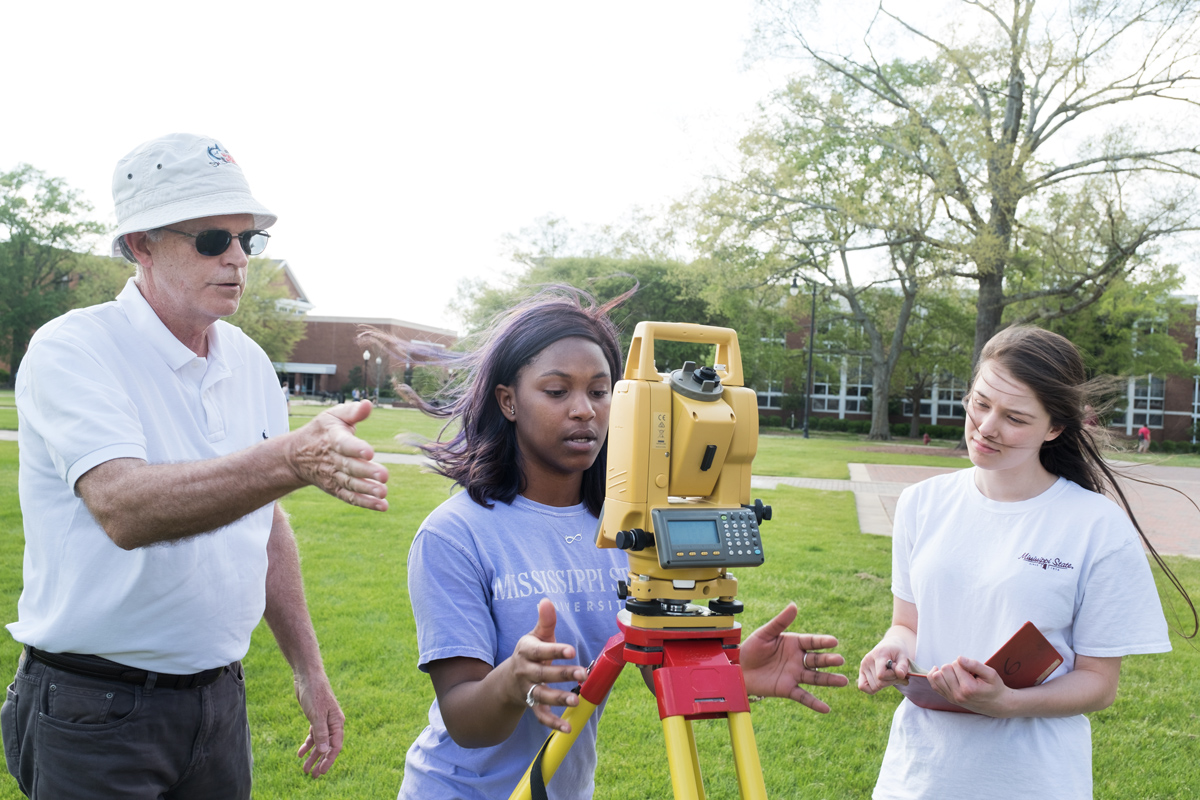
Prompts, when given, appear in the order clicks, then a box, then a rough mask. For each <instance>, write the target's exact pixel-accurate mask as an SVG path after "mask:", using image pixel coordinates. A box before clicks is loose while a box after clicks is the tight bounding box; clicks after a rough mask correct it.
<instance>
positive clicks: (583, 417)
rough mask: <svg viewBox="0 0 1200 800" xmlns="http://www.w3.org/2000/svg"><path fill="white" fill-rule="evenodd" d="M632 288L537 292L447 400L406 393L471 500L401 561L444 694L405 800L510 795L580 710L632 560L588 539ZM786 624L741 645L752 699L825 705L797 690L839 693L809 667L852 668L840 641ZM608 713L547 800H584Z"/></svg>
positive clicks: (833, 678) (414, 758)
mask: <svg viewBox="0 0 1200 800" xmlns="http://www.w3.org/2000/svg"><path fill="white" fill-rule="evenodd" d="M630 294H631V293H630ZM627 296H628V294H627V295H623V296H621V297H618V298H616V299H615V300H613V301H610V302H609V303H608V304H606V305H603V306H597V305H595V303H594V302H591V298H590V297H588V296H587V295H586V294H584V293H582V292H578V291H576V290H573V289H569V288H567V287H558V288H557V289H555V290H551V291H548V292H543V293H542V294H540V295H538V296H537V297H535V298H533V299H532V300H530V301H527V302H526V303H523V304H521V305H520V306H518V307H516V308H514V309H512V310H511V311H509V312H508V313H506V314H505V315H503V316H502V317H500V318H499V319H498V321H497V323H496V324H495V325H494V326H493V327H492V329H491V330H490V331H489V332H487V334H486V335H485V336H484V338H483V343H482V345H481V346H480V347H479V348H478V349H477V350H476V351H474V352H472V353H469V354H466V355H464V356H462V357H461V358H458V359H457V360H455V361H454V362H453V364H452V366H454V367H455V373H454V374H456V375H457V378H458V380H457V383H456V384H454V385H453V387H452V388H451V390H450V391H449V392H448V396H447V397H446V398H443V399H446V400H447V401H448V402H445V403H443V404H441V405H440V406H438V407H436V408H435V407H433V406H431V405H428V404H424V403H422V401H421V400H420V398H417V397H415V396H413V397H412V398H411V399H413V400H414V401H416V402H417V403H418V404H420V405H421V406H422V408H424V409H425V410H426V411H427V412H430V413H435V414H437V415H438V416H441V417H444V418H446V419H447V420H448V421H449V422H451V423H457V430H456V431H455V430H453V429H450V430H451V432H452V433H453V436H452V437H451V438H450V439H449V441H446V442H435V443H430V444H426V445H425V446H424V447H423V450H424V451H425V453H426V454H427V455H428V456H430V458H431V459H432V460H433V461H434V463H435V464H436V469H437V470H438V471H439V472H440V473H441V474H443V475H445V476H447V477H449V478H451V479H453V480H454V481H455V482H456V483H457V484H459V485H460V486H462V487H463V488H464V489H465V491H463V492H460V493H458V494H456V495H454V496H453V497H451V498H450V499H449V500H447V501H446V502H444V503H442V505H440V506H439V507H438V508H437V509H435V510H434V512H433V513H432V514H430V515H429V517H428V518H426V520H425V521H424V522H423V523H422V524H421V528H420V530H419V531H418V532H417V535H416V537H415V539H414V541H413V545H412V549H411V551H410V553H409V562H408V567H409V597H410V600H411V602H412V604H413V613H414V617H415V619H416V625H417V643H418V648H419V651H420V653H419V660H418V665H419V668H420V669H421V670H423V671H425V672H428V673H429V677H430V679H431V680H432V681H433V687H434V691H435V692H436V695H437V698H436V700H435V702H434V703H433V706H432V707H431V708H430V711H429V726H428V727H427V728H426V729H425V730H424V731H423V732H422V733H421V734H420V736H419V737H418V738H417V741H416V742H414V743H413V745H412V747H410V748H409V750H408V754H407V756H406V759H405V766H404V781H403V784H402V786H401V788H400V794H399V797H400V798H401V800H417V799H418V798H419V799H420V800H425V798H431V797H438V798H469V799H471V800H474V799H475V798H489V799H490V798H501V797H507V796H508V795H509V793H510V792H512V790H513V789H514V788H516V786H517V783H518V781H519V780H520V779H521V777H522V775H523V774H524V772H525V770H526V768H527V767H528V766H529V764H530V762H531V761H532V760H533V759H534V757H535V756H536V755H537V751H538V749H539V747H540V746H541V744H542V743H543V742H544V741H545V739H546V737H547V736H548V735H549V733H550V731H551V730H559V731H568V730H569V726H568V723H567V722H566V721H564V720H563V719H562V718H561V717H560V716H559V714H560V713H562V712H563V708H564V707H565V706H576V705H578V702H579V699H578V696H577V695H575V694H573V693H572V691H571V689H572V688H573V687H574V685H575V684H576V683H578V682H582V681H583V680H584V679H585V678H586V669H585V665H587V664H588V663H589V662H590V661H591V660H592V659H594V658H595V657H597V656H598V655H599V654H600V652H601V650H602V648H603V647H604V644H605V642H606V641H607V640H608V638H609V637H611V636H612V635H614V634H616V633H617V631H618V629H617V625H616V615H617V612H618V611H619V610H620V607H621V606H620V603H619V600H618V598H617V593H616V584H617V581H618V580H620V579H624V578H625V577H626V574H627V571H628V563H627V559H626V558H625V555H624V553H622V552H620V551H616V550H607V549H606V550H601V549H599V548H597V547H595V546H594V541H595V533H596V525H597V516H598V515H599V513H600V507H601V504H602V503H603V501H604V489H605V463H606V458H605V456H606V453H607V435H608V412H609V402H610V398H611V392H612V387H613V381H614V379H615V378H617V377H619V376H620V374H621V353H620V349H619V345H618V343H617V335H616V329H615V327H614V326H613V324H612V323H611V322H610V321H609V319H608V316H607V315H608V312H609V310H610V309H611V308H613V307H614V306H616V305H617V304H618V303H620V302H621V301H623V300H624V299H625V298H626V297H627ZM376 341H382V342H384V343H387V344H389V345H390V346H391V347H392V349H393V350H394V351H399V350H401V349H403V350H404V352H397V355H398V358H399V359H400V360H409V359H410V358H411V357H412V356H413V355H414V353H413V348H412V347H411V346H408V347H405V345H404V343H400V342H396V341H388V340H386V339H383V338H382V337H376ZM421 355H422V357H429V358H433V359H434V360H436V361H441V362H442V363H447V362H449V361H451V359H455V358H456V357H455V356H454V355H452V354H444V353H443V354H439V353H436V352H433V351H428V352H424V353H422V354H421ZM405 356H408V357H409V358H405ZM795 615H796V607H795V605H794V604H790V605H789V606H788V607H787V608H786V609H784V610H783V611H782V612H781V613H780V614H779V615H778V616H777V617H776V618H775V619H774V620H772V621H771V622H770V623H768V624H767V625H765V626H763V627H762V628H760V629H759V630H757V631H755V632H754V633H753V634H752V635H750V636H749V637H748V638H747V639H746V640H745V642H743V644H742V648H741V666H742V670H743V676H744V678H745V682H746V689H747V692H748V693H749V694H751V695H764V696H773V697H785V698H790V699H792V700H795V701H796V702H799V703H803V704H804V705H807V706H808V707H810V708H812V709H814V710H816V711H819V712H822V713H824V712H827V711H828V710H829V706H828V705H826V704H825V703H823V702H822V701H820V700H818V699H816V698H815V697H813V695H811V694H810V693H809V692H807V691H805V690H804V689H802V688H800V686H799V684H801V683H805V684H814V685H821V686H845V685H847V683H848V681H847V679H846V678H845V676H842V675H837V674H836V673H828V672H819V671H818V669H819V668H822V667H833V666H838V665H840V664H843V663H844V660H843V659H842V657H841V656H840V655H838V654H836V653H829V652H817V651H819V650H827V649H829V648H832V647H836V646H837V640H836V639H835V638H834V637H832V636H822V635H815V634H812V635H810V634H794V633H785V632H784V631H785V630H786V628H787V627H788V625H789V624H790V623H791V622H792V621H793V620H794V618H795ZM601 710H602V709H597V711H596V713H594V714H593V715H592V717H591V719H589V721H588V722H587V725H586V727H585V729H584V730H583V731H582V732H581V733H580V735H579V738H578V739H577V740H576V741H575V742H574V744H573V745H572V746H571V748H570V751H569V753H568V755H567V758H566V759H565V760H564V761H563V763H562V765H561V766H560V767H559V769H558V771H557V772H556V773H555V776H554V779H553V781H551V782H550V784H549V785H548V787H547V789H548V790H549V796H550V797H552V798H590V797H591V796H592V791H593V782H594V773H595V765H596V724H597V721H598V718H599V715H600V712H601Z"/></svg>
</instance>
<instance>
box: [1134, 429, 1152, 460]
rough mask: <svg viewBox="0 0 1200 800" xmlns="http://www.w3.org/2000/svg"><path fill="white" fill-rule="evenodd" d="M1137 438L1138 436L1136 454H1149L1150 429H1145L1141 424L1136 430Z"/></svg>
mask: <svg viewBox="0 0 1200 800" xmlns="http://www.w3.org/2000/svg"><path fill="white" fill-rule="evenodd" d="M1137 436H1138V452H1139V453H1149V452H1150V429H1149V428H1147V427H1146V426H1145V425H1144V424H1143V425H1142V427H1140V428H1138V434H1137Z"/></svg>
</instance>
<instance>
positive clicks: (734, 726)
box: [728, 711, 767, 800]
mask: <svg viewBox="0 0 1200 800" xmlns="http://www.w3.org/2000/svg"><path fill="white" fill-rule="evenodd" d="M728 717H729V738H730V741H732V743H733V766H734V769H736V770H737V778H738V793H739V794H741V796H742V800H767V785H766V783H765V781H764V780H763V774H762V764H761V763H760V762H759V760H758V747H757V745H755V743H754V728H753V726H751V724H750V713H749V712H748V711H737V712H730V713H729V714H728Z"/></svg>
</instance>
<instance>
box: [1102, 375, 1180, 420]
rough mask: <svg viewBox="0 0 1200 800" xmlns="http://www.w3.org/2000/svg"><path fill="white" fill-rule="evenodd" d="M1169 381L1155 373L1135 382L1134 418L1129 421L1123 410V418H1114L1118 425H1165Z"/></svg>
mask: <svg viewBox="0 0 1200 800" xmlns="http://www.w3.org/2000/svg"><path fill="white" fill-rule="evenodd" d="M1166 397H1167V382H1166V381H1165V380H1163V379H1162V378H1156V377H1154V376H1153V375H1151V376H1149V377H1147V378H1139V379H1137V381H1135V382H1134V384H1133V420H1132V422H1131V423H1127V422H1126V419H1125V415H1124V413H1123V412H1124V410H1122V414H1121V418H1120V419H1114V420H1113V422H1114V424H1116V425H1121V426H1124V425H1127V424H1129V425H1131V426H1132V427H1134V428H1140V427H1141V426H1143V425H1145V426H1146V427H1148V428H1161V427H1162V426H1163V408H1164V406H1165V405H1166Z"/></svg>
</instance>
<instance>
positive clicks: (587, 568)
mask: <svg viewBox="0 0 1200 800" xmlns="http://www.w3.org/2000/svg"><path fill="white" fill-rule="evenodd" d="M596 525H597V520H596V518H595V517H594V516H592V515H591V514H590V513H589V512H588V510H587V507H586V506H584V505H582V504H581V505H577V506H571V507H569V508H555V507H552V506H544V505H540V504H538V503H534V502H532V501H530V500H527V499H525V498H524V497H520V496H518V497H517V498H516V500H514V501H513V503H512V504H511V505H506V504H504V503H501V502H496V503H495V504H494V506H493V508H490V509H488V508H484V507H483V506H481V505H479V504H478V503H476V502H474V501H473V500H472V499H471V498H470V496H469V495H468V494H467V493H466V492H460V493H458V494H456V495H455V496H454V497H452V498H450V499H449V500H447V501H446V502H444V503H442V504H441V505H440V506H439V507H438V508H437V509H435V510H434V512H433V513H432V514H430V515H429V517H428V518H427V519H426V520H425V522H423V523H422V524H421V528H420V530H419V531H417V535H416V538H415V539H414V540H413V544H412V549H411V550H410V551H409V554H408V589H409V597H410V598H411V600H412V605H413V615H414V616H415V617H416V622H417V646H418V648H419V650H420V661H419V664H418V666H419V667H420V669H421V670H423V671H428V668H429V666H428V665H429V662H431V661H436V660H438V659H443V658H455V657H466V658H476V659H479V660H480V661H484V662H486V663H488V664H490V665H492V666H493V667H494V666H496V665H497V664H499V663H500V662H502V661H504V659H506V658H508V657H509V656H510V655H512V652H513V650H514V649H515V647H516V644H517V640H518V639H520V638H521V637H522V636H524V635H525V634H527V633H529V632H530V631H532V630H533V628H534V626H535V625H536V624H537V606H538V601H540V600H541V599H542V598H543V597H548V598H550V600H551V601H553V603H554V607H555V610H556V612H557V625H556V627H555V629H554V637H555V640H556V641H559V642H564V643H567V644H570V645H572V646H573V647H574V648H575V650H576V659H575V662H576V663H578V664H582V665H584V666H587V665H588V664H590V663H591V662H592V660H593V659H595V658H596V657H597V656H599V655H600V652H601V651H602V650H603V648H604V644H605V643H606V642H607V641H608V639H609V638H610V637H611V636H613V635H614V634H616V633H617V632H618V629H617V624H616V617H617V612H618V611H620V610H621V607H622V605H621V601H620V600H619V599H618V598H617V581H618V580H623V579H624V578H625V576H626V575H627V574H628V571H629V569H628V567H629V565H628V560H627V559H626V557H625V554H624V553H623V552H621V551H620V550H610V549H606V550H601V549H599V548H597V547H596V545H595V539H596ZM557 687H558V688H563V689H572V688H574V685H573V684H558V685H557ZM603 710H604V709H603V704H601V706H600V707H599V708H597V709H596V712H595V713H594V714H593V715H592V717H591V719H590V720H589V721H588V723H587V725H586V726H585V728H584V730H583V731H582V732H581V733H580V734H579V738H578V739H577V740H576V741H575V743H574V744H573V745H572V746H571V749H570V751H569V753H568V755H567V757H566V759H565V760H564V761H563V763H562V766H560V767H559V769H558V771H557V772H556V773H555V775H554V778H553V780H552V781H551V782H550V784H549V785H548V786H547V789H548V791H549V794H550V797H551V798H555V799H556V800H567V799H568V798H590V797H591V796H592V790H593V783H594V778H595V771H596V725H597V722H598V721H599V719H600V714H601V713H602V711H603ZM562 712H563V709H561V708H558V709H555V713H557V714H560V715H561V714H562ZM550 733H551V731H550V729H549V728H547V727H545V726H544V725H542V724H541V723H540V722H538V721H537V718H536V717H535V716H534V715H533V711H532V710H531V711H526V712H525V714H524V716H523V717H522V718H521V721H520V723H519V724H518V725H517V728H516V730H515V731H513V733H512V735H511V736H509V737H508V739H507V740H505V741H504V742H503V743H502V744H499V745H496V746H495V747H484V748H473V749H465V748H462V747H459V746H458V745H457V744H455V743H454V741H453V740H451V738H450V735H449V734H448V733H447V732H446V726H445V725H444V724H443V722H442V716H441V712H440V710H439V709H438V704H437V701H436V700H434V703H433V705H432V706H431V707H430V709H429V726H428V727H426V728H425V730H424V731H423V732H422V733H421V735H420V736H418V737H417V740H416V742H414V743H413V745H412V747H410V748H409V750H408V755H407V757H406V759H405V764H404V783H403V785H402V786H401V787H400V795H399V797H400V800H426V798H431V797H437V798H447V799H448V798H462V799H463V800H493V798H498V797H508V795H509V794H510V793H511V792H512V790H513V789H514V788H515V787H516V785H517V782H518V781H519V780H520V779H521V776H522V775H524V774H525V770H526V769H527V768H528V767H529V764H530V762H531V761H532V760H533V758H534V756H535V755H537V751H538V749H539V748H540V747H541V746H542V743H543V742H545V740H546V737H547V736H549V735H550Z"/></svg>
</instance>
